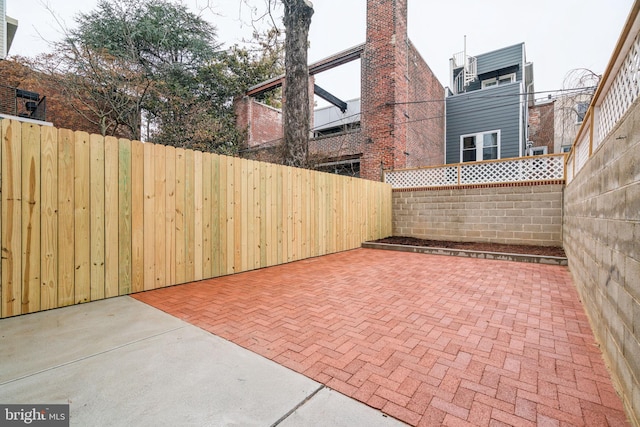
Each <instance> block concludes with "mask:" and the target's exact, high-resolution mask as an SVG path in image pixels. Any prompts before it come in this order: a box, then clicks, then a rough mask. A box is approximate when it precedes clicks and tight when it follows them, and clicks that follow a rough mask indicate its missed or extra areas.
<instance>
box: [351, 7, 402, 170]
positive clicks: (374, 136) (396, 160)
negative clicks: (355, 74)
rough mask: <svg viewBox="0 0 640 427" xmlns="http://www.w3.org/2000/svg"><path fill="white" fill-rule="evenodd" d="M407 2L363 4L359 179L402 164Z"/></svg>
mask: <svg viewBox="0 0 640 427" xmlns="http://www.w3.org/2000/svg"><path fill="white" fill-rule="evenodd" d="M407 52H408V38H407V1H406V0H377V1H372V0H369V1H367V41H366V45H365V48H364V52H363V55H362V58H361V64H362V65H361V66H362V73H361V82H362V83H361V90H362V131H363V133H364V135H365V141H366V144H368V145H367V149H366V150H365V151H364V153H363V156H362V164H361V176H362V177H363V178H368V179H372V180H376V181H379V180H380V179H381V175H382V174H381V169H391V168H396V169H397V168H402V167H405V165H406V157H407V156H406V155H405V152H406V149H407V117H406V116H407V115H408V114H409V113H408V111H407V110H408V104H406V102H407V101H408V100H409V85H408V78H409V75H408V70H407Z"/></svg>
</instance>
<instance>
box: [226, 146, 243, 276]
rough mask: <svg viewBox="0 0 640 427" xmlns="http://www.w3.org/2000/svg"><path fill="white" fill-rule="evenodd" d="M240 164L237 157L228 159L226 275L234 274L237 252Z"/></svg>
mask: <svg viewBox="0 0 640 427" xmlns="http://www.w3.org/2000/svg"><path fill="white" fill-rule="evenodd" d="M237 163H240V159H237V158H235V157H229V158H227V236H226V238H227V271H226V274H231V273H233V272H234V271H233V266H234V260H235V252H236V240H235V237H236V236H235V234H234V232H235V222H236V216H235V193H236V186H238V185H240V183H239V182H236V180H235V170H236V169H237V168H236V164H237Z"/></svg>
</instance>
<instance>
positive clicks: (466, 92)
mask: <svg viewBox="0 0 640 427" xmlns="http://www.w3.org/2000/svg"><path fill="white" fill-rule="evenodd" d="M450 62H451V89H449V91H448V96H447V98H446V100H445V102H446V144H445V148H446V150H445V162H446V163H462V162H470V161H480V160H493V159H504V158H509V157H520V156H523V155H524V154H525V150H526V142H527V103H528V102H529V101H530V99H529V98H530V97H529V95H528V94H531V93H533V66H532V64H528V63H527V62H526V58H525V50H524V43H520V44H517V45H513V46H509V47H505V48H502V49H498V50H495V51H492V52H487V53H484V54H482V55H478V56H477V57H471V56H467V55H466V52H464V53H462V54H457V55H454V57H453V58H452V59H451V61H450Z"/></svg>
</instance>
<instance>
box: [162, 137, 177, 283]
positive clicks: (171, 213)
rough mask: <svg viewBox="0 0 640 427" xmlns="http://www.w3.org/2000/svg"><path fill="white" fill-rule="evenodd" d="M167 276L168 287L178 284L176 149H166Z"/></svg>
mask: <svg viewBox="0 0 640 427" xmlns="http://www.w3.org/2000/svg"><path fill="white" fill-rule="evenodd" d="M164 160H165V175H166V184H165V185H166V189H165V190H166V195H165V201H166V207H165V253H166V255H165V263H166V267H165V275H166V278H167V280H166V282H167V285H175V284H176V283H177V282H176V149H175V147H169V146H167V147H165V159H164Z"/></svg>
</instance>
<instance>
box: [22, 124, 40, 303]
mask: <svg viewBox="0 0 640 427" xmlns="http://www.w3.org/2000/svg"><path fill="white" fill-rule="evenodd" d="M21 169H22V178H21V180H22V195H21V201H22V207H21V208H22V232H21V233H22V257H21V258H22V273H21V274H22V301H21V303H22V307H21V312H22V313H33V312H35V311H39V310H40V126H37V125H35V124H32V123H22V168H21Z"/></svg>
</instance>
